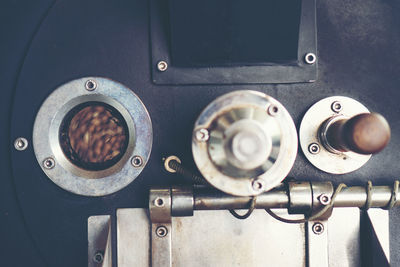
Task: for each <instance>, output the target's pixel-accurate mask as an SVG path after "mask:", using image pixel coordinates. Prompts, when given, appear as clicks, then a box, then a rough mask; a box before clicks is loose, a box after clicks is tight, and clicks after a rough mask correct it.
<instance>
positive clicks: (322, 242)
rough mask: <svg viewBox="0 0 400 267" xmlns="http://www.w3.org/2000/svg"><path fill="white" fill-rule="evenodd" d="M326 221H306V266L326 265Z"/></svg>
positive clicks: (322, 266)
mask: <svg viewBox="0 0 400 267" xmlns="http://www.w3.org/2000/svg"><path fill="white" fill-rule="evenodd" d="M327 228H328V223H327V221H309V222H307V223H306V242H307V249H306V251H307V266H308V267H328V266H329V262H328V254H329V251H328V229H327Z"/></svg>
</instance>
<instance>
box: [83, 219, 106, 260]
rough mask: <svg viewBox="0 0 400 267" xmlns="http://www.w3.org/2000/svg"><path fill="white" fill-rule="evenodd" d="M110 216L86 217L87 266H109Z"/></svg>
mask: <svg viewBox="0 0 400 267" xmlns="http://www.w3.org/2000/svg"><path fill="white" fill-rule="evenodd" d="M111 265H112V255H111V216H110V215H100V216H90V217H89V218H88V266H89V267H100V266H101V267H111Z"/></svg>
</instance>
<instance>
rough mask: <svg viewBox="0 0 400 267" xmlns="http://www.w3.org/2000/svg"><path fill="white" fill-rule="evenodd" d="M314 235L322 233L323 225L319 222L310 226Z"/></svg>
mask: <svg viewBox="0 0 400 267" xmlns="http://www.w3.org/2000/svg"><path fill="white" fill-rule="evenodd" d="M312 230H313V232H314V234H316V235H320V234H322V233H323V232H324V225H323V224H322V223H320V222H317V223H314V224H313V226H312Z"/></svg>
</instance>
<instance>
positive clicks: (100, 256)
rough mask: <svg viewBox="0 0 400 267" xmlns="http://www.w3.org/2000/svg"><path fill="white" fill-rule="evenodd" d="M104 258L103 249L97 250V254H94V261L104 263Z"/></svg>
mask: <svg viewBox="0 0 400 267" xmlns="http://www.w3.org/2000/svg"><path fill="white" fill-rule="evenodd" d="M103 260H104V253H103V252H101V251H97V252H96V254H94V255H93V261H94V262H96V263H102V262H103Z"/></svg>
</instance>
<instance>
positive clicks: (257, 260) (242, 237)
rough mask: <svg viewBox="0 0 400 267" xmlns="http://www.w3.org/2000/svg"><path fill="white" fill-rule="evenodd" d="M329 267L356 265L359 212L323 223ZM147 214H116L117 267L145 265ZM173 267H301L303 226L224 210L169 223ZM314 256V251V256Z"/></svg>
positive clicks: (343, 212) (339, 212)
mask: <svg viewBox="0 0 400 267" xmlns="http://www.w3.org/2000/svg"><path fill="white" fill-rule="evenodd" d="M328 224H329V226H328V227H327V230H328V233H327V234H328V240H329V241H328V243H329V245H328V249H329V266H341V267H346V266H360V243H359V237H360V232H359V229H360V228H359V226H360V210H359V209H358V208H341V209H335V210H334V212H333V214H332V217H331V218H330V219H329V221H328ZM150 229H151V222H150V220H149V217H148V215H147V210H146V209H119V210H118V211H117V236H118V266H119V267H124V266H150V259H151V249H150V248H151V244H150V242H151V233H150ZM171 235H172V265H173V266H201V267H204V266H290V267H293V266H306V246H307V244H306V238H305V235H306V233H305V228H304V224H286V223H282V222H280V221H277V220H275V219H273V218H272V217H271V216H269V215H268V214H267V213H266V212H265V211H263V210H255V211H254V213H253V214H252V215H251V216H250V217H249V218H248V219H246V220H238V219H235V218H234V217H233V216H232V215H231V214H230V213H229V212H228V211H196V212H195V213H194V216H192V217H173V218H172V231H171ZM314 253H318V252H314Z"/></svg>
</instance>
